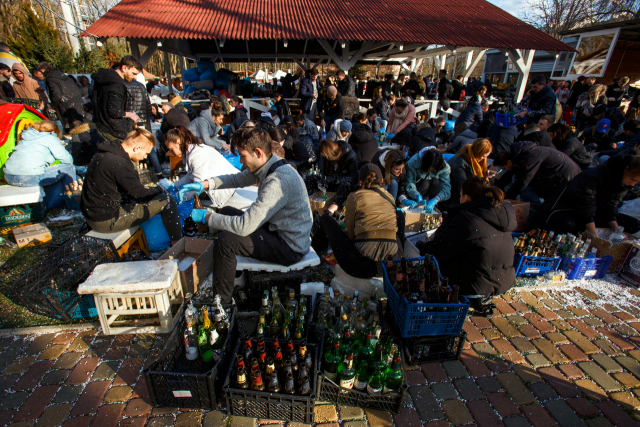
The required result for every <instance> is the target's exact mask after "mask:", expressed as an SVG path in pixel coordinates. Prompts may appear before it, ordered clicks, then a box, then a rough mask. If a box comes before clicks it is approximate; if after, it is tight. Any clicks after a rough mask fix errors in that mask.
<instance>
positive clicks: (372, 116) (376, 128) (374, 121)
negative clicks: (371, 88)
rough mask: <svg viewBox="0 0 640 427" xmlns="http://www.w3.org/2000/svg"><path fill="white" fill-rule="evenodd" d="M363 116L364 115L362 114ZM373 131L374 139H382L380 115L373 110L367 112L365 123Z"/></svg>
mask: <svg viewBox="0 0 640 427" xmlns="http://www.w3.org/2000/svg"><path fill="white" fill-rule="evenodd" d="M360 114H362V113H360ZM364 124H365V125H367V126H368V127H369V129H371V132H372V133H373V137H374V138H375V139H376V140H377V139H380V132H381V130H380V123H379V122H378V113H376V110H374V109H373V108H369V109H368V110H367V117H366V122H365V123H364Z"/></svg>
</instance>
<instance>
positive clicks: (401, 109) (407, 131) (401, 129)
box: [389, 98, 418, 145]
mask: <svg viewBox="0 0 640 427" xmlns="http://www.w3.org/2000/svg"><path fill="white" fill-rule="evenodd" d="M417 121H418V119H417V118H416V107H415V106H414V105H413V104H409V103H408V102H407V101H406V100H405V99H404V98H400V99H398V100H397V101H396V103H395V105H394V107H393V108H392V109H391V113H390V114H389V133H390V135H389V139H391V140H394V139H395V140H394V141H393V142H394V143H397V144H401V145H410V144H411V137H412V132H413V129H414V128H416V127H417V126H418V123H417ZM396 136H397V138H396Z"/></svg>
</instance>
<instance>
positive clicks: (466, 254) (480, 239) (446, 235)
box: [418, 197, 517, 296]
mask: <svg viewBox="0 0 640 427" xmlns="http://www.w3.org/2000/svg"><path fill="white" fill-rule="evenodd" d="M516 225H517V221H516V214H515V211H514V210H513V207H512V206H511V205H510V204H508V203H505V204H503V205H502V206H500V207H498V208H494V207H493V206H492V205H491V199H490V198H489V197H483V198H481V199H478V200H474V201H471V202H468V203H464V204H462V205H459V206H457V207H456V208H454V209H452V210H451V211H450V212H449V214H448V215H447V217H446V219H445V221H444V222H443V223H442V225H441V226H440V227H439V228H438V230H437V231H436V232H435V234H434V236H433V240H431V241H430V242H426V243H422V244H419V245H418V246H419V249H420V253H421V254H422V255H424V254H426V253H428V254H431V255H433V256H435V257H436V260H437V261H438V264H439V266H440V271H441V274H442V276H443V277H448V278H449V285H450V286H453V285H458V286H459V287H460V295H487V296H488V295H499V294H502V293H504V292H506V291H507V290H508V289H509V288H511V287H512V286H513V285H514V283H515V279H516V274H515V270H514V268H513V256H514V249H513V239H512V237H511V232H512V231H514V230H515V229H516Z"/></svg>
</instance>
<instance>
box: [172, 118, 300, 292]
mask: <svg viewBox="0 0 640 427" xmlns="http://www.w3.org/2000/svg"><path fill="white" fill-rule="evenodd" d="M231 146H232V150H233V152H235V151H236V150H237V151H238V153H239V154H240V162H241V163H242V164H243V165H244V167H245V169H244V171H243V172H241V173H238V174H232V175H222V176H217V177H214V178H210V179H208V180H206V181H203V182H196V183H194V184H187V185H185V186H183V187H182V188H181V189H180V193H183V192H188V191H198V192H201V191H202V190H203V189H205V190H207V189H208V190H211V189H224V188H241V187H249V186H251V185H254V184H258V198H257V200H256V201H255V202H254V203H253V204H252V205H251V206H249V208H248V209H247V210H246V211H245V212H242V211H241V210H238V209H235V208H230V207H224V208H222V209H221V210H220V213H213V212H210V211H208V210H204V209H194V210H193V212H192V214H191V217H192V218H193V220H194V221H195V222H201V223H205V224H209V228H213V229H217V230H221V231H222V232H221V233H220V234H218V241H217V242H216V244H215V246H214V248H213V263H214V265H215V268H216V274H215V277H214V285H213V288H214V291H215V293H217V294H220V297H221V298H222V303H223V304H227V303H229V302H231V295H232V293H233V286H234V279H235V271H236V266H237V263H236V255H241V256H246V257H252V258H255V259H258V260H262V261H267V262H271V263H276V264H280V265H287V266H288V265H292V264H295V263H296V262H298V261H300V260H301V259H302V258H303V257H304V255H305V254H307V252H309V247H310V246H311V237H310V235H311V226H312V224H313V219H312V216H311V207H310V205H309V198H308V196H307V191H306V188H305V185H304V181H302V178H301V177H300V175H299V174H298V172H297V171H296V170H295V169H294V168H293V167H291V166H290V165H289V164H287V163H286V162H285V161H284V160H282V159H280V158H279V157H277V156H273V155H272V154H271V137H270V136H269V134H268V133H267V132H266V131H264V130H263V129H260V128H257V127H256V128H249V129H241V130H239V131H238V132H236V133H235V134H234V136H233V140H232V142H231Z"/></svg>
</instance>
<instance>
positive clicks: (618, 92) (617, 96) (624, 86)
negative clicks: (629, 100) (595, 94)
mask: <svg viewBox="0 0 640 427" xmlns="http://www.w3.org/2000/svg"><path fill="white" fill-rule="evenodd" d="M628 93H629V77H628V76H625V77H621V78H619V79H618V80H616V81H615V82H613V83H612V84H610V85H609V86H607V92H606V93H605V95H606V96H607V98H608V100H609V102H608V104H607V105H608V106H609V107H616V108H620V104H622V100H623V99H624V97H625V96H627V94H628Z"/></svg>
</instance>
